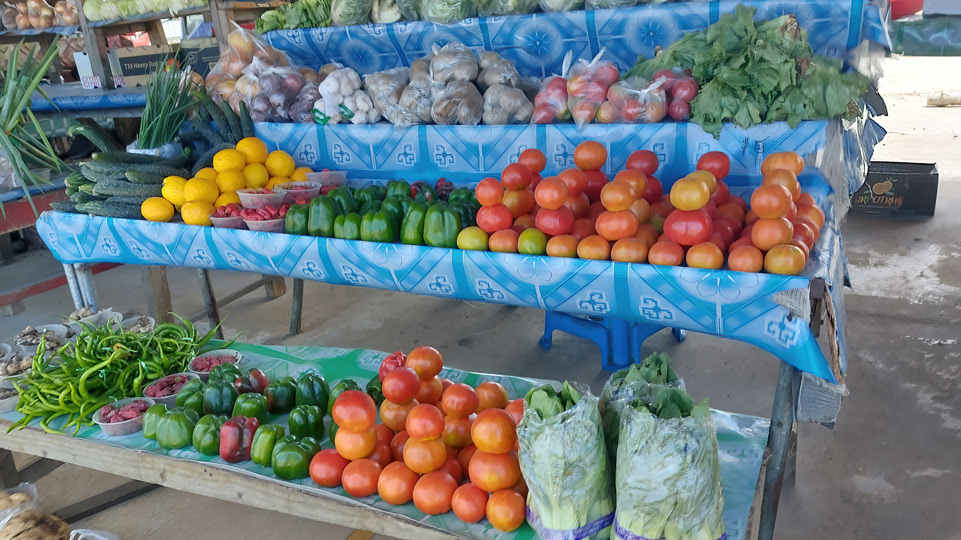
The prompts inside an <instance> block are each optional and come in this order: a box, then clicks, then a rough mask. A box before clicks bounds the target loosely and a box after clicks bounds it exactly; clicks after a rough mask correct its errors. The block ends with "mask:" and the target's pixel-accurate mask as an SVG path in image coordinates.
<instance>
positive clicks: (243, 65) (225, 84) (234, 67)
mask: <svg viewBox="0 0 961 540" xmlns="http://www.w3.org/2000/svg"><path fill="white" fill-rule="evenodd" d="M232 24H233V25H234V29H233V30H232V31H231V32H230V34H229V35H228V36H227V49H226V50H225V51H224V52H223V53H221V55H220V59H219V60H218V61H217V64H216V65H215V66H214V67H213V68H211V70H210V73H208V74H207V77H206V78H205V79H204V85H205V86H206V87H207V93H208V94H210V95H211V96H213V98H214V100H215V101H218V102H219V101H222V100H229V99H230V96H231V94H233V93H234V88H235V83H236V82H237V81H238V79H240V78H241V76H243V75H245V74H246V75H248V78H252V77H259V75H260V73H261V72H263V71H264V70H266V69H267V68H270V67H280V66H288V65H290V61H289V60H288V58H287V55H286V54H284V53H282V52H280V51H278V50H276V49H274V48H273V47H271V46H270V45H268V44H267V42H266V41H264V40H263V39H262V38H261V37H260V36H258V35H257V34H255V33H254V32H251V31H250V30H247V29H245V28H241V27H240V26H238V25H237V23H234V22H232ZM254 59H257V60H258V62H257V64H255V65H254V67H250V66H251V64H252V63H253V61H254ZM301 78H302V77H301ZM242 86H243V85H242ZM301 86H303V85H301ZM241 91H242V93H244V94H246V95H247V96H253V95H256V93H259V91H253V89H252V88H249V87H247V88H243V87H242V88H241ZM234 102H237V103H239V100H238V99H237V98H235V99H234ZM234 102H232V103H231V106H234ZM235 110H236V108H235Z"/></svg>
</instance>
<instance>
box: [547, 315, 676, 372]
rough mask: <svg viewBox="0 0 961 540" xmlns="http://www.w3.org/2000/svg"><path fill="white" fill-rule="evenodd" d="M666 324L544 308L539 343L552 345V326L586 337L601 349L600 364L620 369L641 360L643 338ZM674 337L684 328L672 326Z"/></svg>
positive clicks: (554, 328) (609, 368) (612, 368)
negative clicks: (587, 315) (573, 313)
mask: <svg viewBox="0 0 961 540" xmlns="http://www.w3.org/2000/svg"><path fill="white" fill-rule="evenodd" d="M664 328H670V327H668V326H661V325H657V324H651V323H629V322H627V321H623V320H620V319H607V318H602V317H584V316H579V315H569V314H567V313H560V312H557V311H550V310H547V311H545V312H544V335H543V336H541V339H540V345H541V347H543V348H545V349H550V348H551V339H552V337H553V334H554V330H561V331H563V332H567V333H568V334H571V335H574V336H577V337H581V338H585V339H589V340H591V341H593V342H594V343H596V344H597V346H598V347H599V348H600V349H601V366H602V367H603V368H604V369H605V370H608V371H613V370H617V369H621V368H624V367H627V366H628V365H630V363H631V362H637V363H640V362H641V361H642V360H643V358H641V345H642V344H643V343H644V340H645V339H647V338H649V337H651V336H652V335H654V334H655V333H657V332H658V331H660V330H663V329H664ZM671 331H672V333H673V334H674V337H675V339H677V341H678V342H683V341H684V339H685V338H686V337H687V331H686V330H681V329H679V328H671Z"/></svg>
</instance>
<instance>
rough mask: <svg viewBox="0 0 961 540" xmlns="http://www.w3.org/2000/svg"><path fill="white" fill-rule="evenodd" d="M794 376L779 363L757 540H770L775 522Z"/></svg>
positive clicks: (791, 416) (790, 423) (791, 419)
mask: <svg viewBox="0 0 961 540" xmlns="http://www.w3.org/2000/svg"><path fill="white" fill-rule="evenodd" d="M795 375H798V376H800V372H799V371H798V370H797V368H795V367H794V366H792V365H791V364H788V363H787V362H785V361H783V360H782V361H781V368H780V369H779V371H778V375H777V386H776V387H775V390H774V408H773V410H772V412H771V427H770V430H769V431H768V436H767V447H768V448H769V449H770V450H771V459H770V461H768V464H767V470H766V471H765V472H764V493H763V495H762V498H761V515H760V526H759V527H758V529H759V531H758V532H759V534H758V538H759V539H760V540H771V539H772V538H773V537H774V522H775V520H776V519H777V508H778V503H779V502H780V498H781V486H782V484H783V482H784V470H785V467H786V466H787V455H788V453H789V447H790V444H791V441H790V439H791V431H792V430H793V428H794V402H795V399H796V398H797V393H796V387H795V386H794V382H795Z"/></svg>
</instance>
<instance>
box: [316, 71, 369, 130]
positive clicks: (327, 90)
mask: <svg viewBox="0 0 961 540" xmlns="http://www.w3.org/2000/svg"><path fill="white" fill-rule="evenodd" d="M360 88H361V82H360V75H358V74H357V72H356V71H354V69H353V68H340V69H337V70H334V71H332V72H331V73H330V74H329V75H327V77H325V78H324V80H323V81H322V82H321V83H320V84H318V85H317V90H318V91H319V92H320V98H319V99H318V100H317V101H316V102H315V103H314V109H315V111H316V112H315V114H314V117H315V119H317V118H319V120H318V122H320V123H322V124H337V123H343V122H347V121H349V117H350V116H352V115H353V110H352V109H348V110H346V111H345V109H344V102H345V101H346V100H347V98H348V97H349V96H351V95H353V93H354V92H356V91H358V90H360ZM345 115H346V116H345Z"/></svg>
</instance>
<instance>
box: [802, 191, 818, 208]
mask: <svg viewBox="0 0 961 540" xmlns="http://www.w3.org/2000/svg"><path fill="white" fill-rule="evenodd" d="M797 205H798V206H804V205H808V206H817V205H818V203H817V201H815V200H814V197H812V196H811V194H810V193H804V192H803V191H802V192H801V196H800V197H798V200H797Z"/></svg>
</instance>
